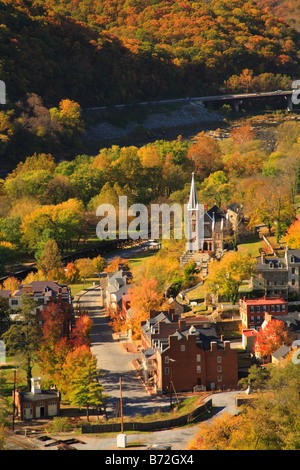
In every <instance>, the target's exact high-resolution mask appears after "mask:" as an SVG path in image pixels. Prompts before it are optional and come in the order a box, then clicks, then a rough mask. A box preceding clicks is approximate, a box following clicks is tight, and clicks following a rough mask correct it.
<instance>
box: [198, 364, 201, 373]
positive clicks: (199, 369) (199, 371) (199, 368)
mask: <svg viewBox="0 0 300 470" xmlns="http://www.w3.org/2000/svg"><path fill="white" fill-rule="evenodd" d="M197 374H201V366H197Z"/></svg>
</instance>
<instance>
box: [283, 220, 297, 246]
mask: <svg viewBox="0 0 300 470" xmlns="http://www.w3.org/2000/svg"><path fill="white" fill-rule="evenodd" d="M284 240H285V244H286V245H287V246H288V247H289V248H293V249H294V248H300V219H296V220H295V221H294V222H293V223H292V224H291V225H290V226H289V227H288V229H287V231H286V234H285V237H284Z"/></svg>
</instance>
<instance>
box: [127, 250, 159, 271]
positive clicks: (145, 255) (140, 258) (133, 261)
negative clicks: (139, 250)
mask: <svg viewBox="0 0 300 470" xmlns="http://www.w3.org/2000/svg"><path fill="white" fill-rule="evenodd" d="M155 254H156V252H153V253H143V254H141V255H138V256H135V257H134V258H129V259H128V262H129V265H130V268H131V269H132V268H136V267H138V266H139V265H140V264H141V263H142V262H143V261H145V260H146V259H147V258H150V257H151V256H153V255H155Z"/></svg>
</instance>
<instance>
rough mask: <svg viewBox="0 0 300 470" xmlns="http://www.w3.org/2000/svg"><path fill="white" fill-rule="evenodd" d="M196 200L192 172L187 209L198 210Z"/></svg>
mask: <svg viewBox="0 0 300 470" xmlns="http://www.w3.org/2000/svg"><path fill="white" fill-rule="evenodd" d="M198 205H199V204H198V199H197V191H196V186H195V180H194V172H193V173H192V183H191V190H190V198H189V202H188V209H189V210H197V209H198Z"/></svg>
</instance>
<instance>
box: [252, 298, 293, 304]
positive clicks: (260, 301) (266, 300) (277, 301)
mask: <svg viewBox="0 0 300 470" xmlns="http://www.w3.org/2000/svg"><path fill="white" fill-rule="evenodd" d="M243 302H245V303H246V304H247V305H262V304H264V305H271V304H272V305H274V304H286V303H287V302H286V300H284V299H283V298H282V297H267V298H265V297H262V298H260V299H243Z"/></svg>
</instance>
